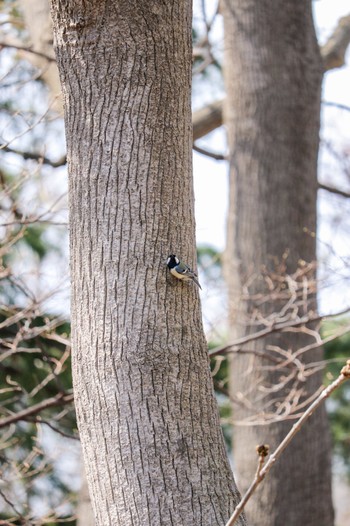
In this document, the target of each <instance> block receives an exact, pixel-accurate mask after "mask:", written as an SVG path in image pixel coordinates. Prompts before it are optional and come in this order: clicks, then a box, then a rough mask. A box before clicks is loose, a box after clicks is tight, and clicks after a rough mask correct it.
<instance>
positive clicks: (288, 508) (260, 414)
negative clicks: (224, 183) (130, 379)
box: [223, 0, 333, 526]
mask: <svg viewBox="0 0 350 526" xmlns="http://www.w3.org/2000/svg"><path fill="white" fill-rule="evenodd" d="M223 14H224V24H225V26H224V27H225V81H226V88H227V99H226V102H225V108H224V116H225V121H226V126H227V130H228V141H229V147H230V205H229V215H228V238H227V251H226V274H227V281H228V286H229V297H230V306H229V315H230V325H231V335H232V336H233V337H238V336H242V335H246V334H249V333H251V332H255V331H256V330H258V329H259V328H262V327H266V325H268V324H269V323H270V324H271V323H272V321H273V320H274V321H283V320H285V321H286V320H291V319H292V318H293V317H296V316H302V315H304V314H306V312H307V310H308V309H311V310H312V311H313V312H314V311H315V290H314V289H312V287H313V286H314V277H315V276H314V274H315V267H314V266H313V265H309V263H311V262H314V261H315V258H316V252H315V230H316V191H317V178H316V168H317V153H318V134H319V115H320V86H321V78H322V66H321V61H320V56H319V50H318V46H317V42H316V38H315V33H314V27H313V22H312V15H311V1H305V2H294V1H292V0H283V1H282V0H281V1H278V2H271V1H270V0H224V2H223ZM295 273H297V274H295ZM292 275H294V278H293V280H292V279H291V276H292ZM293 287H295V290H293ZM303 287H304V289H303ZM293 294H294V296H295V300H294V301H293V302H292V301H291V303H290V305H289V307H287V306H286V303H287V301H288V300H290V299H291V298H293ZM303 294H304V295H303ZM278 312H280V314H279V315H278ZM265 323H266V325H265ZM312 342H314V339H313V338H312V337H311V336H310V333H306V332H305V331H304V332H300V331H299V332H298V333H296V332H288V333H286V332H285V333H283V334H274V335H271V336H270V337H268V338H265V339H264V340H262V339H260V340H257V341H254V342H251V343H250V344H249V345H247V346H245V347H244V349H245V351H246V352H245V353H244V354H239V355H237V356H235V357H234V358H233V359H232V367H231V370H232V374H231V380H232V390H233V392H234V394H235V399H236V400H237V399H239V400H240V404H239V405H237V407H235V413H234V418H235V420H237V421H240V423H241V424H242V423H245V424H252V419H253V420H255V421H256V420H258V421H259V424H260V425H238V426H236V427H235V430H234V454H235V461H236V468H237V475H238V478H239V482H240V485H241V487H242V489H246V488H247V486H248V485H249V483H250V482H251V480H252V478H253V475H254V472H255V470H256V465H257V459H256V454H255V446H256V445H257V444H260V443H267V444H269V445H270V447H271V448H272V449H274V448H275V447H276V446H277V445H278V444H279V442H280V441H281V439H282V438H283V437H284V435H285V434H286V433H287V431H288V430H289V429H290V426H291V425H292V423H293V421H292V420H285V421H282V422H279V423H274V424H270V425H264V421H266V420H268V419H269V418H270V417H271V415H274V414H275V415H276V417H283V414H285V415H287V416H288V411H289V410H290V408H291V407H292V406H293V403H294V402H295V401H296V400H297V399H298V397H299V398H300V400H303V399H305V398H307V397H308V396H309V395H311V394H312V393H313V392H314V391H315V390H316V389H317V387H318V386H319V385H320V384H321V383H322V375H321V373H315V374H313V375H312V376H310V377H309V376H308V369H306V370H305V369H304V367H305V366H306V364H307V363H311V362H317V361H319V360H320V359H321V358H322V353H321V351H320V350H319V349H316V350H313V351H308V352H307V353H304V354H302V355H300V356H299V357H298V358H299V360H300V364H301V369H300V370H299V371H298V372H295V370H293V369H291V368H290V367H289V366H290V363H289V364H288V363H286V364H285V365H284V367H283V368H281V367H280V368H279V369H278V370H277V369H276V367H274V366H273V364H274V362H273V360H274V359H276V358H278V357H281V356H282V354H281V353H284V352H290V351H296V350H297V349H300V348H302V347H304V346H306V345H308V344H310V343H312ZM262 354H265V355H266V354H267V355H268V356H267V359H266V358H265V359H264V358H261V355H262ZM269 357H270V359H269ZM278 384H280V387H278ZM247 517H248V520H249V521H251V524H252V525H254V526H282V525H283V526H285V525H286V526H296V525H301V524H304V525H307V526H330V525H331V524H332V523H333V509H332V502H331V467H330V440H329V432H328V425H327V418H326V413H325V409H324V408H322V409H320V410H319V411H318V412H317V413H316V414H315V415H313V417H312V419H311V420H310V421H309V423H308V424H307V425H306V426H305V428H304V429H303V430H302V432H301V433H300V434H299V435H298V436H297V438H296V439H295V441H294V442H293V444H292V445H291V446H290V447H289V449H288V450H286V452H285V453H284V455H283V457H282V458H281V460H279V462H278V464H277V465H276V467H275V468H274V469H273V470H272V471H271V473H270V474H269V476H268V478H267V479H266V480H265V481H264V482H263V483H262V485H261V486H260V489H259V491H258V493H257V495H256V496H255V497H254V498H253V499H252V500H251V503H250V505H249V507H248V509H247Z"/></svg>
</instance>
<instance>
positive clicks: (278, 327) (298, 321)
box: [209, 308, 349, 357]
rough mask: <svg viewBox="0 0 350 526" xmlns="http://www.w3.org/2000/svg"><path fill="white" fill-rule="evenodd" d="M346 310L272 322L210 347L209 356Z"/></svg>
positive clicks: (233, 350) (345, 312)
mask: <svg viewBox="0 0 350 526" xmlns="http://www.w3.org/2000/svg"><path fill="white" fill-rule="evenodd" d="M348 312H349V308H346V309H344V310H342V311H340V312H337V313H335V314H329V315H325V316H321V315H318V314H312V313H311V314H306V315H305V316H302V317H296V318H295V319H293V320H289V321H286V322H282V323H272V324H271V325H270V326H269V327H266V328H265V329H261V330H260V331H257V332H255V333H253V334H248V335H247V336H243V337H242V338H237V340H235V341H233V342H231V343H229V344H227V345H223V346H221V347H216V348H215V349H212V350H211V351H209V356H210V357H212V356H217V355H218V354H225V353H228V352H235V347H236V348H237V347H240V346H241V345H243V344H245V343H249V342H252V341H254V340H258V339H260V338H263V337H265V336H267V335H269V334H272V333H274V332H280V331H286V330H291V329H292V328H294V327H300V326H302V325H306V324H307V323H313V322H315V321H320V320H323V319H326V318H333V317H337V316H342V315H343V314H347V313H348Z"/></svg>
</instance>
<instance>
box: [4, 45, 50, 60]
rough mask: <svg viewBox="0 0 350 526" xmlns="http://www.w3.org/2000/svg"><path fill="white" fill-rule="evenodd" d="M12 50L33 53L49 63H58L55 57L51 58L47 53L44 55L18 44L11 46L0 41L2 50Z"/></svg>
mask: <svg viewBox="0 0 350 526" xmlns="http://www.w3.org/2000/svg"><path fill="white" fill-rule="evenodd" d="M4 47H6V48H12V49H17V50H18V51H25V52H26V53H33V54H34V55H37V56H38V57H41V58H44V59H46V60H47V61H48V62H56V59H55V57H50V55H47V54H46V53H42V52H41V51H36V50H35V49H33V48H31V47H28V46H20V45H17V44H11V43H8V42H4V41H0V48H4Z"/></svg>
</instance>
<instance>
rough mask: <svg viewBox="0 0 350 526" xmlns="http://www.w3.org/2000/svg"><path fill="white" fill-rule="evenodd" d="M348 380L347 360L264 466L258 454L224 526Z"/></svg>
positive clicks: (242, 506) (232, 521)
mask: <svg viewBox="0 0 350 526" xmlns="http://www.w3.org/2000/svg"><path fill="white" fill-rule="evenodd" d="M349 379H350V360H347V362H346V365H344V367H343V368H342V370H341V371H340V375H339V376H338V378H336V380H334V382H332V383H331V384H330V385H329V386H328V387H326V388H325V389H323V391H322V392H321V394H320V395H319V396H318V397H317V398H316V400H315V401H314V402H313V403H312V404H311V405H310V406H309V408H308V409H307V410H306V411H305V413H303V415H302V416H301V417H300V418H299V420H298V421H297V422H296V423H295V424H294V425H293V427H292V428H291V430H290V431H289V433H288V434H287V435H286V436H285V437H284V439H283V440H282V442H281V443H280V445H279V446H278V447H277V449H276V450H275V451H274V453H272V454H271V455H270V457H269V459H268V461H267V462H266V464H265V466H264V467H262V462H261V459H260V457H261V455H260V453H259V466H258V469H257V472H256V474H255V477H254V479H253V482H252V483H251V485H250V486H249V488H248V490H247V491H246V493H245V494H244V495H243V497H242V499H241V501H240V502H239V504H238V505H237V507H236V509H235V511H234V513H233V514H232V515H231V517H230V518H229V520H228V522H227V523H226V526H233V525H234V523H235V522H236V520H237V519H238V517H239V516H240V514H241V513H242V511H243V510H244V508H245V506H246V504H247V502H248V500H249V499H250V498H251V496H252V495H253V493H254V492H255V490H256V488H257V487H258V485H259V484H260V482H261V481H262V480H263V479H264V478H265V476H266V475H267V474H268V472H269V471H270V469H271V468H272V466H273V465H274V464H275V462H276V460H277V459H278V458H279V457H280V456H281V454H282V453H283V451H284V450H285V449H286V447H287V446H288V445H289V443H290V442H291V440H292V439H293V438H294V437H295V435H296V434H297V433H298V431H300V429H301V427H302V426H303V424H304V423H305V422H306V420H308V418H310V416H311V415H312V414H313V412H314V411H315V410H316V409H317V408H318V406H319V405H321V403H322V402H323V401H324V400H325V399H326V398H328V397H329V396H330V394H332V393H333V391H335V390H336V389H337V388H338V387H339V386H340V385H341V384H342V383H344V382H345V381H346V380H349Z"/></svg>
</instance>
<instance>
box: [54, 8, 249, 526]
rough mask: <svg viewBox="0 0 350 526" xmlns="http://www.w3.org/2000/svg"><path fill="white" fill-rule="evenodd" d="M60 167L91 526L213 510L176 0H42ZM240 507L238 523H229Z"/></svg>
mask: <svg viewBox="0 0 350 526" xmlns="http://www.w3.org/2000/svg"><path fill="white" fill-rule="evenodd" d="M52 13H53V21H54V33H55V47H56V54H57V61H58V67H59V71H60V76H61V83H62V90H63V96H64V105H65V122H66V134H67V146H68V163H69V179H70V239H71V276H72V331H73V342H72V343H73V376H74V388H75V401H76V408H77V415H78V423H79V431H80V435H81V441H82V446H83V451H84V459H85V468H86V472H87V479H88V483H89V487H90V494H91V497H92V504H93V508H94V512H95V516H96V522H97V525H99V526H108V525H113V526H116V525H123V526H128V525H134V526H135V525H142V526H147V525H152V526H156V525H162V526H166V525H175V524H178V525H183V524H188V525H190V524H201V525H203V526H205V525H208V526H209V525H213V524H222V525H223V524H225V521H226V520H227V518H228V516H229V514H230V511H232V509H233V508H234V506H235V503H237V499H238V498H239V496H238V493H237V490H236V487H235V484H234V481H233V477H232V473H231V470H230V467H229V464H228V461H227V457H226V452H225V447H224V442H223V438H222V433H221V429H220V423H219V417H218V411H217V406H216V402H215V398H214V395H213V388H212V380H211V376H210V372H209V367H208V356H207V349H206V342H205V338H204V334H203V329H202V321H201V309H200V303H199V297H198V291H197V288H196V287H192V286H191V285H190V284H186V283H182V282H179V281H177V280H175V279H174V278H172V277H171V276H169V275H168V273H167V269H166V265H165V260H166V257H167V256H168V254H169V253H172V252H175V253H177V254H179V255H181V257H183V258H184V260H186V261H187V262H188V263H189V264H191V265H193V264H194V263H195V261H194V260H195V225H194V210H193V209H194V203H193V187H192V168H191V146H192V129H191V110H190V86H191V2H189V1H188V0H180V1H178V0H176V1H175V0H172V1H169V2H162V3H160V2H157V1H149V2H138V1H136V0H134V1H130V0H127V1H126V0H120V1H112V0H105V1H97V0H96V1H94V2H89V3H84V2H76V1H73V0H71V1H70V0H53V1H52ZM244 523H245V522H244V520H243V519H242V521H241V522H240V524H244Z"/></svg>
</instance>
